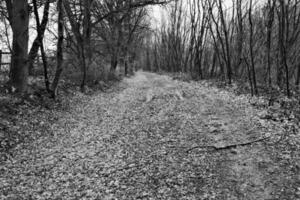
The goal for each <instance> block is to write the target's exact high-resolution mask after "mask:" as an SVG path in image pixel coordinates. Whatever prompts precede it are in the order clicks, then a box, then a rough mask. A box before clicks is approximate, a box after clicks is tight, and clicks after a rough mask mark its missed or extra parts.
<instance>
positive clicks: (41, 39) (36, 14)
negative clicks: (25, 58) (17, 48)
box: [28, 0, 51, 93]
mask: <svg viewBox="0 0 300 200" xmlns="http://www.w3.org/2000/svg"><path fill="white" fill-rule="evenodd" d="M32 2H33V11H34V15H35V19H36V28H37V34H38V35H37V38H38V44H39V46H40V50H41V55H42V60H43V66H44V81H45V86H46V90H47V91H48V92H49V93H50V92H51V91H50V82H49V78H48V62H47V56H46V53H45V48H44V43H43V35H44V33H43V32H42V31H43V30H42V27H41V24H40V17H39V13H38V7H37V2H36V0H33V1H32ZM49 2H50V0H47V2H46V3H48V7H49ZM48 9H49V8H48ZM46 15H47V16H48V12H47V14H46ZM47 18H48V17H47ZM44 31H45V30H44ZM35 56H36V55H35ZM29 60H30V59H29ZM33 60H34V58H33ZM33 60H32V61H33ZM32 61H31V62H32ZM30 64H31V65H32V64H33V63H30V62H29V66H28V67H29V69H30V67H31V66H30Z"/></svg>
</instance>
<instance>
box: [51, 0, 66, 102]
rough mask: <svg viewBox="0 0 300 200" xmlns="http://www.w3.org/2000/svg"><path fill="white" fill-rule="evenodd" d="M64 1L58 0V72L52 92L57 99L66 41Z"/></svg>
mask: <svg viewBox="0 0 300 200" xmlns="http://www.w3.org/2000/svg"><path fill="white" fill-rule="evenodd" d="M62 1H63V0H58V2H57V11H58V23H57V24H58V31H57V32H58V41H57V51H56V60H57V66H56V72H55V76H54V80H53V82H52V86H51V90H52V97H53V98H55V97H56V96H57V88H58V83H59V79H60V75H61V73H62V71H63V68H62V64H63V41H64V17H63V3H62Z"/></svg>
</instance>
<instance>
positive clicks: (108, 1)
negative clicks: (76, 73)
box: [0, 0, 169, 96]
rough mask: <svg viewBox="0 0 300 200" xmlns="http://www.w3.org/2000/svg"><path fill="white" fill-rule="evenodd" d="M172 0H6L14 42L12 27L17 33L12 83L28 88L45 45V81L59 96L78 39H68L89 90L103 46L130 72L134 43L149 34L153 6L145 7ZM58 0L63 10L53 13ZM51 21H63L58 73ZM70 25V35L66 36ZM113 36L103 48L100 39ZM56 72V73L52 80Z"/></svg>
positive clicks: (1, 6) (0, 9) (2, 6)
mask: <svg viewBox="0 0 300 200" xmlns="http://www.w3.org/2000/svg"><path fill="white" fill-rule="evenodd" d="M168 2H169V1H168V0H104V1H102V0H18V1H13V0H5V2H1V3H0V15H1V18H2V20H3V22H4V25H5V31H6V32H5V35H6V39H7V43H8V46H10V41H9V39H10V36H9V34H8V33H9V31H8V29H9V28H11V30H12V34H13V36H12V45H11V46H12V48H11V51H12V57H11V62H12V63H11V68H10V81H9V85H10V86H11V87H12V90H13V91H15V92H17V93H20V94H23V93H26V91H27V82H28V81H27V80H28V75H29V72H30V74H31V75H34V73H33V65H34V62H35V59H36V58H37V56H38V51H39V50H40V52H41V56H42V60H43V71H44V79H45V87H46V90H47V91H48V92H49V93H50V94H52V96H55V95H56V93H57V92H56V91H57V87H58V83H59V79H60V78H59V77H60V75H61V73H62V69H63V59H64V57H63V51H64V49H65V48H63V46H64V45H63V43H64V42H66V43H68V44H72V45H69V46H67V45H66V48H68V47H69V48H71V49H72V51H73V52H75V54H76V56H75V58H76V59H74V60H77V62H78V65H79V66H80V69H81V74H82V78H81V81H80V82H81V83H80V87H81V90H82V91H84V90H85V85H86V82H87V73H88V70H89V66H90V65H91V63H92V61H93V58H94V54H95V52H100V50H99V48H100V49H102V50H101V51H109V54H110V55H111V71H112V73H114V70H115V69H116V67H117V65H118V64H119V61H120V60H121V58H122V60H123V63H124V68H125V73H126V74H127V73H128V70H129V69H128V68H129V65H130V63H132V62H133V59H135V55H136V54H135V53H134V52H133V49H135V46H136V45H137V44H139V43H141V41H142V37H144V34H143V32H146V26H145V17H146V14H147V11H146V9H145V7H146V6H149V5H157V4H166V3H168ZM54 5H56V6H57V11H58V12H53V13H50V12H51V7H53V6H54ZM40 9H43V16H42V17H40V13H41V12H40ZM64 16H65V17H64ZM6 20H8V22H9V26H8V24H6ZM31 20H34V21H35V26H34V27H33V29H35V30H36V38H35V39H34V40H33V44H32V46H31V48H30V51H29V52H28V45H29V30H30V27H29V24H32V23H30V22H31ZM49 21H51V22H52V23H55V24H58V26H57V29H56V30H55V31H54V32H52V34H53V35H54V36H55V38H56V39H57V49H56V56H57V58H56V61H57V63H56V71H55V72H54V74H53V73H52V74H51V73H49V70H50V69H49V66H48V62H47V52H46V49H45V45H44V40H45V39H47V38H45V37H47V36H46V35H45V32H46V30H47V25H48V23H49ZM52 29H53V27H52ZM108 29H110V31H108ZM64 31H65V32H66V37H64V36H63V35H64V34H63V33H64ZM108 37H110V39H109V41H110V44H108V45H107V48H106V49H103V45H101V44H99V41H101V40H102V41H106V42H107V41H108ZM2 38H3V37H2ZM70 40H71V41H70ZM100 43H101V42H100ZM74 60H73V62H74ZM99 67H100V66H99ZM50 71H52V72H53V71H54V70H50ZM51 78H53V83H52V85H51V83H50V79H51Z"/></svg>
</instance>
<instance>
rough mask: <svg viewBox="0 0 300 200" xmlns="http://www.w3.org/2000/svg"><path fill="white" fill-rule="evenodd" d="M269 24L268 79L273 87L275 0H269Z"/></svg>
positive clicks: (269, 84) (269, 85)
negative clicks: (272, 61) (272, 44)
mask: <svg viewBox="0 0 300 200" xmlns="http://www.w3.org/2000/svg"><path fill="white" fill-rule="evenodd" d="M271 1H273V2H271ZM268 7H269V13H268V24H267V43H266V45H267V77H268V78H267V81H268V87H269V88H271V87H272V75H271V42H272V27H273V22H274V8H275V0H268Z"/></svg>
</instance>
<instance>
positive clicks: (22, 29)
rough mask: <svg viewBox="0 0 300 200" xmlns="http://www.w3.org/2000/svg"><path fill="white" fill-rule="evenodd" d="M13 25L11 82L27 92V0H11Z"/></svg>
mask: <svg viewBox="0 0 300 200" xmlns="http://www.w3.org/2000/svg"><path fill="white" fill-rule="evenodd" d="M11 5H12V16H11V25H12V32H13V47H12V50H13V52H12V59H11V62H12V63H11V69H10V70H11V71H10V84H11V86H12V87H13V88H12V89H13V90H16V92H18V93H25V92H26V90H27V79H28V39H29V35H28V28H29V7H28V1H27V0H18V1H13V2H11Z"/></svg>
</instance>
